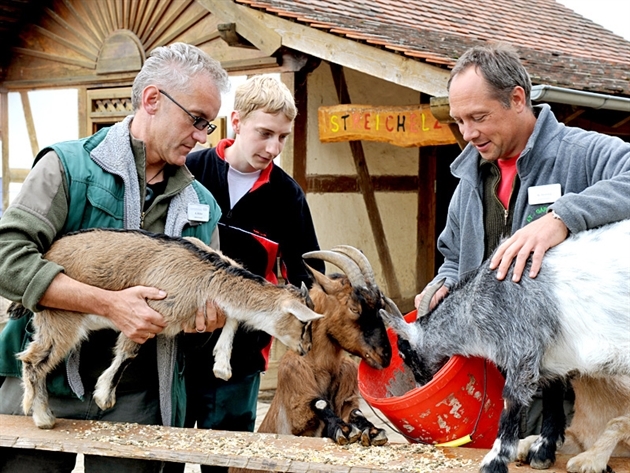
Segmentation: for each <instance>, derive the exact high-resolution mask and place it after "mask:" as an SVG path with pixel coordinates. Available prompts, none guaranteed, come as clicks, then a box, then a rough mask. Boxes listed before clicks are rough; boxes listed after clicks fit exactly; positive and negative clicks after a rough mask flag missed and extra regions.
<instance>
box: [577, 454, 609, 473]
mask: <svg viewBox="0 0 630 473" xmlns="http://www.w3.org/2000/svg"><path fill="white" fill-rule="evenodd" d="M601 460H602V459H600V458H597V456H595V455H592V454H591V453H590V452H582V453H580V454H579V455H576V456H575V457H573V458H571V459H569V461H568V462H567V471H568V472H569V473H604V472H606V471H610V469H609V467H608V465H606V459H604V461H601Z"/></svg>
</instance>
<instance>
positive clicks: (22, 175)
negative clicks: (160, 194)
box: [9, 168, 31, 184]
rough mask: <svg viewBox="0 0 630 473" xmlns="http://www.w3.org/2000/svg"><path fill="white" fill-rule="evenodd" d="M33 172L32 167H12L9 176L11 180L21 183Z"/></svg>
mask: <svg viewBox="0 0 630 473" xmlns="http://www.w3.org/2000/svg"><path fill="white" fill-rule="evenodd" d="M29 172H31V170H30V169H21V168H11V169H9V176H10V178H11V179H10V181H11V182H17V183H18V184H21V183H22V182H24V180H25V179H26V176H28V173H29Z"/></svg>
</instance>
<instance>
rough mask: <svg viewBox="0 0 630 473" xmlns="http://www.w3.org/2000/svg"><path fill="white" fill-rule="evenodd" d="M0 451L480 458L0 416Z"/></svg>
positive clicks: (374, 461) (272, 460) (244, 463)
mask: <svg viewBox="0 0 630 473" xmlns="http://www.w3.org/2000/svg"><path fill="white" fill-rule="evenodd" d="M0 447H12V448H29V449H38V450H51V451H65V452H74V453H83V454H88V455H100V456H109V457H117V458H135V459H151V460H162V461H176V462H185V463H195V464H202V465H218V466H235V467H248V468H256V469H259V470H263V471H285V472H289V473H303V472H309V473H314V472H320V473H339V472H345V473H392V472H398V473H401V472H409V473H411V472H417V473H476V472H477V471H478V469H479V462H480V461H481V459H482V458H483V456H484V455H485V454H486V453H487V450H481V449H472V448H437V447H429V446H421V445H418V444H401V443H394V444H389V445H385V446H383V447H371V448H364V447H362V446H360V445H359V444H354V445H350V446H343V447H342V446H338V445H335V444H334V443H333V442H332V441H330V440H329V439H322V438H311V437H294V436H290V435H275V434H258V433H248V432H226V431H219V430H197V429H180V428H174V427H161V426H146V425H138V424H127V423H107V422H95V421H80V420H67V419H58V421H57V425H56V427H55V428H54V429H52V430H41V429H38V428H37V427H35V425H34V424H33V421H32V419H31V418H30V417H25V416H6V415H0ZM379 458H380V459H379ZM568 458H569V456H567V455H559V456H558V460H557V462H556V465H555V466H554V467H552V468H551V469H549V470H548V471H549V472H550V473H564V472H565V471H566V470H565V467H566V462H567V460H568ZM609 465H610V467H611V468H612V469H613V470H614V471H615V472H616V473H630V459H628V458H612V459H611V460H610V462H609ZM509 470H510V472H511V473H537V472H539V470H534V469H532V468H530V467H529V466H527V465H519V464H516V463H512V464H510V467H509Z"/></svg>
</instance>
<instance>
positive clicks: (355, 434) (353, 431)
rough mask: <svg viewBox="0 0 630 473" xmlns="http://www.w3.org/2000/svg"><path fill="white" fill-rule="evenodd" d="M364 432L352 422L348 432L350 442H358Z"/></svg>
mask: <svg viewBox="0 0 630 473" xmlns="http://www.w3.org/2000/svg"><path fill="white" fill-rule="evenodd" d="M361 435H362V432H361V431H360V430H359V429H358V428H357V426H356V425H353V424H350V433H349V434H348V442H349V443H355V442H358V441H359V439H360V438H361Z"/></svg>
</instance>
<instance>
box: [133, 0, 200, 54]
mask: <svg viewBox="0 0 630 473" xmlns="http://www.w3.org/2000/svg"><path fill="white" fill-rule="evenodd" d="M191 1H192V0H185V1H182V0H180V1H179V2H177V3H176V4H175V5H176V8H175V10H174V11H172V12H171V13H170V14H169V16H168V17H165V18H160V22H159V24H157V25H156V27H155V28H153V30H152V31H151V36H149V38H148V39H147V40H146V41H144V44H147V45H150V46H148V47H147V49H148V50H151V49H152V47H151V46H153V45H154V44H156V43H157V40H158V38H159V37H160V36H162V34H163V33H164V32H165V31H166V30H167V29H169V28H170V27H171V26H172V25H173V24H174V23H175V22H176V21H177V20H178V19H179V17H180V16H181V15H182V13H183V12H184V10H186V9H187V8H188V6H189V5H190V2H191ZM164 11H165V12H166V9H165V10H164ZM205 14H207V13H206V12H205V11H203V13H202V14H201V15H198V16H197V15H195V16H194V17H193V19H192V23H189V22H187V23H184V24H183V25H180V27H179V28H176V29H175V30H174V31H173V32H171V34H170V35H169V36H167V37H166V38H164V40H163V41H161V42H160V43H161V44H168V43H169V42H170V41H171V40H172V39H173V38H176V37H177V36H179V35H180V34H181V33H183V32H184V31H186V30H187V29H188V28H189V27H190V26H192V25H194V24H195V23H197V21H199V18H201V17H202V16H203V15H205ZM189 21H190V20H189Z"/></svg>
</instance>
